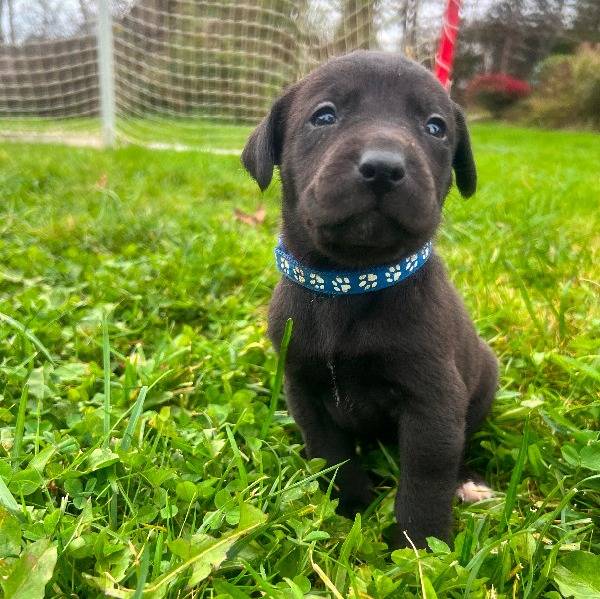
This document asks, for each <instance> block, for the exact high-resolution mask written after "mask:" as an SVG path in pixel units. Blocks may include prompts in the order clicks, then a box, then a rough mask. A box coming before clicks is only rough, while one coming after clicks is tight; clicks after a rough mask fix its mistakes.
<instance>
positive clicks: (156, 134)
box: [0, 116, 252, 150]
mask: <svg viewBox="0 0 600 599" xmlns="http://www.w3.org/2000/svg"><path fill="white" fill-rule="evenodd" d="M116 129H117V131H116V135H117V143H121V144H122V143H127V142H131V143H136V144H139V145H151V144H157V145H158V146H159V147H160V148H165V147H172V148H171V149H177V148H181V147H183V148H194V149H202V148H210V149H215V148H216V149H219V150H235V149H239V148H242V147H243V145H244V142H245V140H246V138H247V137H248V135H249V134H250V131H251V130H252V127H250V126H241V125H230V124H223V123H219V122H218V121H216V120H209V119H207V118H165V117H160V116H149V117H147V118H139V117H126V118H123V117H118V118H117V122H116ZM36 135H37V136H40V137H42V138H43V139H44V140H46V141H54V140H56V141H61V139H62V140H63V141H64V140H66V141H67V142H70V143H71V144H73V145H77V144H76V143H75V142H79V145H85V144H86V143H87V144H88V145H89V144H90V142H96V143H97V144H100V143H101V141H102V129H101V124H100V121H99V119H97V118H91V117H90V118H63V119H56V118H25V117H22V118H10V119H6V118H5V119H0V140H1V139H2V136H4V137H9V138H13V139H17V140H18V139H19V136H25V137H27V138H28V139H26V140H25V141H32V140H31V139H30V138H31V137H33V136H36Z"/></svg>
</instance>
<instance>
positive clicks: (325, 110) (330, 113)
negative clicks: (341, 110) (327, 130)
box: [310, 104, 337, 127]
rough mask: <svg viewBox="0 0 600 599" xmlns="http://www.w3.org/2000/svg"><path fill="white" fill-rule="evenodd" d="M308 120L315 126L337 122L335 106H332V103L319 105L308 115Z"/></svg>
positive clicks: (324, 125)
mask: <svg viewBox="0 0 600 599" xmlns="http://www.w3.org/2000/svg"><path fill="white" fill-rule="evenodd" d="M310 122H311V123H312V124H313V125H314V126H315V127H326V126H327V125H333V124H334V123H336V122H337V114H336V113H335V106H333V105H332V104H325V105H324V106H320V107H319V108H317V110H315V112H314V113H313V115H312V116H311V117H310Z"/></svg>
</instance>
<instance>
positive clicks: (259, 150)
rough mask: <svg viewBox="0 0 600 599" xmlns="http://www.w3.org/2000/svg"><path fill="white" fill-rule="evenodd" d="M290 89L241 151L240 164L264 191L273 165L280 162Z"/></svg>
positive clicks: (276, 103) (273, 107) (275, 104)
mask: <svg viewBox="0 0 600 599" xmlns="http://www.w3.org/2000/svg"><path fill="white" fill-rule="evenodd" d="M291 95H292V90H290V91H288V92H287V93H285V94H284V95H283V96H281V97H280V98H278V99H277V100H276V101H275V103H274V104H273V106H272V107H271V111H270V112H269V114H268V115H267V116H266V117H265V118H264V119H263V120H262V121H261V123H260V124H259V125H258V127H256V129H255V130H254V131H253V132H252V134H251V135H250V137H249V138H248V141H247V142H246V147H245V148H244V151H243V152H242V164H243V165H244V168H245V169H246V170H247V171H248V172H249V173H250V174H251V175H252V177H253V178H254V179H255V180H256V182H257V183H258V186H259V187H260V189H261V191H264V190H265V189H266V188H267V187H268V186H269V183H270V182H271V179H272V177H273V167H274V166H275V165H279V164H280V163H281V152H282V150H283V129H284V122H285V118H286V116H287V114H286V113H287V107H288V105H289V102H290V99H291Z"/></svg>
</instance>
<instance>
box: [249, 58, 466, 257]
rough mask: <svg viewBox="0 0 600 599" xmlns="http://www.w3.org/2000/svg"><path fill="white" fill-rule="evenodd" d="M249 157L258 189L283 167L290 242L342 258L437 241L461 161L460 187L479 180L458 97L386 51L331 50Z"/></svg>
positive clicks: (284, 100)
mask: <svg viewBox="0 0 600 599" xmlns="http://www.w3.org/2000/svg"><path fill="white" fill-rule="evenodd" d="M242 162H243V164H244V166H245V167H246V169H247V170H248V171H249V172H250V174H251V175H252V176H253V177H254V178H255V179H256V181H257V182H258V184H259V185H260V187H261V189H265V188H266V187H267V186H268V185H269V183H270V181H271V177H272V175H273V168H274V166H275V165H279V166H280V170H281V179H282V184H283V192H284V205H283V220H284V232H285V234H286V239H287V240H291V241H292V242H293V245H294V246H295V247H296V248H300V249H301V250H302V252H303V253H304V254H307V253H313V254H314V253H318V254H320V255H322V256H323V257H325V258H327V259H328V260H329V261H333V262H336V263H340V264H342V265H344V266H363V265H368V264H375V263H378V262H382V261H390V262H391V261H393V260H395V259H397V258H399V257H400V256H403V255H405V254H407V253H409V252H411V251H413V250H415V249H417V248H418V247H420V246H421V245H422V244H423V243H425V241H427V240H428V239H430V238H431V237H432V235H433V234H434V232H435V229H436V227H437V225H438V224H439V221H440V213H441V207H442V204H443V200H444V197H445V196H446V194H447V193H448V190H449V188H450V185H451V182H452V169H453V168H454V172H455V176H456V184H457V186H458V189H459V190H460V192H461V193H462V195H463V196H465V197H467V196H470V195H472V194H473V193H474V191H475V185H476V173H475V164H474V162H473V156H472V154H471V147H470V142H469V134H468V132H467V128H466V125H465V120H464V117H463V114H462V112H461V111H460V109H459V108H458V106H457V105H456V104H454V103H453V102H452V101H451V100H450V98H449V97H448V94H447V93H446V92H445V90H444V89H443V88H442V86H441V85H440V84H439V83H438V82H437V81H436V79H435V78H434V76H433V75H432V74H431V73H429V72H428V71H427V70H425V69H424V68H423V67H421V66H419V65H417V64H416V63H414V62H412V61H409V60H407V59H405V58H403V57H401V56H399V55H395V54H385V53H378V52H356V53H353V54H349V55H347V56H343V57H341V58H337V59H334V60H332V61H330V62H328V63H327V64H325V65H323V66H321V67H320V68H318V69H316V70H315V71H313V72H312V73H311V74H310V75H308V76H307V77H306V78H305V79H303V80H302V81H300V82H298V83H296V84H295V85H293V86H292V87H291V88H289V89H288V90H287V92H286V93H285V94H284V95H283V96H281V97H280V98H279V99H278V100H277V101H276V102H275V103H274V105H273V107H272V109H271V112H270V113H269V115H268V116H267V117H266V118H265V119H264V120H263V121H262V123H261V124H260V125H259V126H258V127H257V129H256V130H255V131H254V132H253V133H252V135H251V136H250V139H249V140H248V143H247V144H246V147H245V149H244V152H243V154H242ZM291 249H294V248H291Z"/></svg>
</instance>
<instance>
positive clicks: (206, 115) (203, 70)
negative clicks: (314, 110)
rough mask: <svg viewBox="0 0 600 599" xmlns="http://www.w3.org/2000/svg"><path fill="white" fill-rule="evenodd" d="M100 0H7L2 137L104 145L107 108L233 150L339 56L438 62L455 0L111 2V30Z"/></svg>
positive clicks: (123, 134)
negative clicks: (448, 8)
mask: <svg viewBox="0 0 600 599" xmlns="http://www.w3.org/2000/svg"><path fill="white" fill-rule="evenodd" d="M100 2H108V0H0V34H1V35H0V137H2V136H4V137H19V138H32V137H34V138H35V139H39V140H47V139H50V140H57V141H64V142H67V143H82V144H98V145H100V144H101V140H102V137H101V131H102V123H101V118H104V119H106V118H109V119H110V121H109V126H110V127H111V128H113V129H114V135H115V137H116V140H117V141H118V142H123V143H127V142H132V143H140V144H145V145H149V146H153V147H183V148H188V147H189V148H219V149H223V150H227V149H237V148H239V144H240V126H241V125H242V126H243V125H246V126H248V127H249V126H251V125H253V124H254V123H256V122H257V121H258V120H259V119H260V118H261V117H262V116H263V115H264V114H265V112H266V111H267V108H268V106H269V104H270V103H271V102H272V100H273V98H274V97H275V96H276V95H277V94H278V93H279V92H280V90H281V89H282V88H283V87H285V86H286V85H287V84H289V83H291V82H293V81H295V80H297V79H298V78H299V77H301V76H302V75H303V74H305V73H306V72H308V71H309V70H310V69H311V68H313V67H314V66H315V65H317V64H319V63H320V62H322V61H323V60H325V59H327V58H329V57H331V56H334V55H337V54H342V53H346V52H349V51H352V50H355V49H359V48H382V49H386V50H394V51H402V52H404V53H406V54H408V55H410V56H412V57H414V58H416V59H417V60H420V61H422V62H424V63H426V64H428V65H431V64H432V61H433V58H434V52H435V49H436V44H437V40H438V37H439V33H440V30H441V26H442V15H443V12H444V8H445V4H446V0H397V1H393V0H298V1H291V0H241V1H236V0H207V1H203V0H113V1H111V2H110V4H109V10H110V15H111V20H112V22H111V23H110V25H109V27H110V31H109V33H110V35H108V36H107V35H106V31H105V32H104V34H103V33H102V27H100V28H99V27H98V15H99V8H100V9H101V8H102V6H101V5H100V4H99V3H100ZM473 4H474V0H471V1H470V2H469V1H467V2H466V5H467V6H466V8H467V10H468V7H469V5H473ZM99 32H100V33H99ZM99 44H100V46H102V45H103V44H104V45H105V46H106V44H109V46H110V47H108V48H106V47H104V52H103V51H102V50H101V51H100V53H99V52H98V45H99ZM99 56H100V57H101V58H100V60H101V61H109V62H110V64H108V65H107V64H103V63H101V62H99V58H98V57H99ZM107 77H108V78H109V79H108V80H107ZM107 81H108V84H109V85H108V87H109V88H110V89H105V88H106V87H107ZM107 111H108V116H107ZM104 124H105V125H106V123H104Z"/></svg>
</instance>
